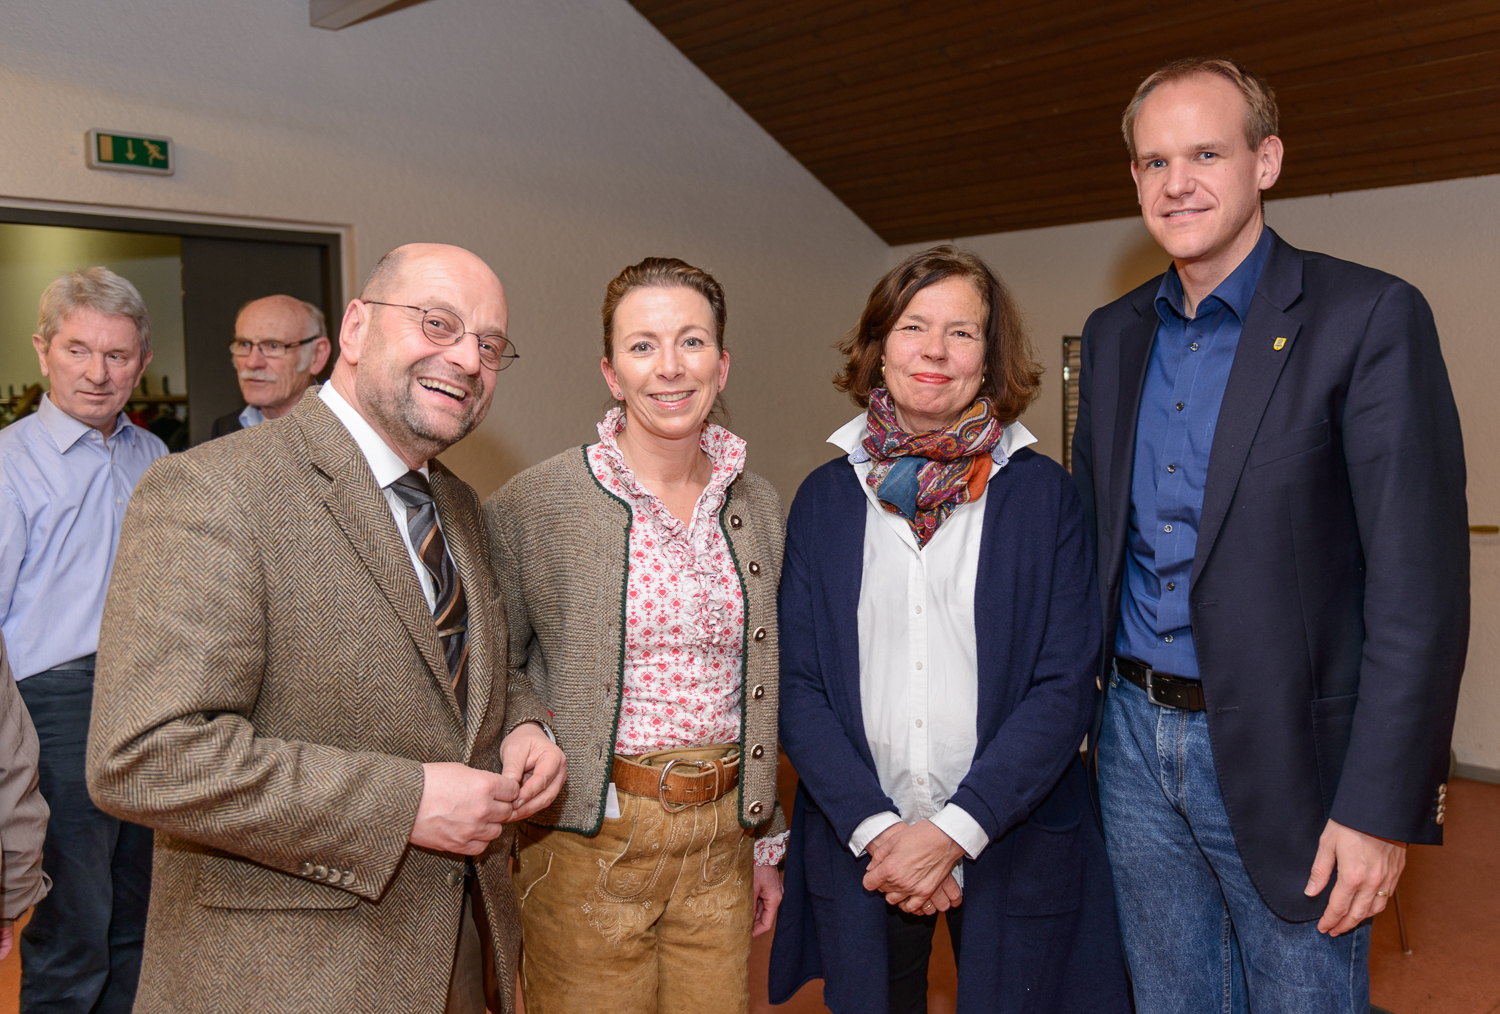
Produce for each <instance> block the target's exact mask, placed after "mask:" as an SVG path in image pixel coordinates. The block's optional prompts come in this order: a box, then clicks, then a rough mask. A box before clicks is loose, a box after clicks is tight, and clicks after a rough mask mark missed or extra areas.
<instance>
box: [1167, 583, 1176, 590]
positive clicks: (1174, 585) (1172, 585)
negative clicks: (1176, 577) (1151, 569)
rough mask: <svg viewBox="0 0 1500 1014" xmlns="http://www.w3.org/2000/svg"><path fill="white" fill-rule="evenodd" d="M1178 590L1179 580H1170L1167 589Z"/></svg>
mask: <svg viewBox="0 0 1500 1014" xmlns="http://www.w3.org/2000/svg"><path fill="white" fill-rule="evenodd" d="M1176 590H1177V582H1176V581H1168V582H1167V591H1176Z"/></svg>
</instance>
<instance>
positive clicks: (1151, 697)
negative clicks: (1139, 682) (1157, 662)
mask: <svg viewBox="0 0 1500 1014" xmlns="http://www.w3.org/2000/svg"><path fill="white" fill-rule="evenodd" d="M1145 668H1146V700H1148V701H1150V702H1151V703H1152V704H1154V705H1156V706H1157V707H1158V708H1175V707H1177V705H1175V704H1168V703H1167V702H1166V701H1158V700H1157V699H1156V681H1155V680H1154V679H1153V678H1152V677H1154V676H1155V675H1156V672H1155V670H1153V669H1152V668H1151V667H1150V666H1149V665H1148V666H1146V667H1145Z"/></svg>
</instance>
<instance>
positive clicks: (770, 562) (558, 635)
mask: <svg viewBox="0 0 1500 1014" xmlns="http://www.w3.org/2000/svg"><path fill="white" fill-rule="evenodd" d="M724 319H725V306H724V293H723V290H722V289H721V288H720V286H719V283H718V282H717V281H715V280H714V279H713V277H712V276H711V275H709V274H707V273H706V272H704V271H702V270H700V269H698V268H695V267H692V266H691V265H688V264H686V263H684V262H682V261H680V260H676V259H672V258H656V257H653V258H647V259H646V260H644V261H642V262H641V263H639V264H636V265H633V266H631V267H629V268H626V269H625V270H624V271H623V272H621V273H620V275H619V276H618V277H617V278H615V280H614V281H612V282H611V283H610V284H609V287H608V289H607V291H606V294H605V299H604V306H603V325H604V328H603V330H604V350H603V351H604V354H603V359H602V361H601V366H602V369H603V372H604V378H605V381H606V382H607V383H608V384H609V389H610V392H611V393H612V394H613V395H614V397H615V399H616V402H617V404H616V406H615V407H614V408H612V409H610V410H609V412H608V414H607V415H606V416H605V417H604V421H603V422H601V423H600V424H599V440H598V442H597V443H593V444H589V445H588V446H585V447H575V448H573V449H572V450H569V451H565V452H563V453H562V454H559V455H558V456H557V457H555V458H552V459H551V460H550V461H545V462H543V463H542V464H540V465H537V466H536V467H534V468H531V469H528V470H527V471H525V472H522V473H521V474H520V475H518V476H516V477H515V478H514V479H512V480H511V481H510V483H508V484H507V485H506V486H505V487H504V488H503V489H502V490H500V491H499V492H498V493H496V494H495V495H494V496H492V497H491V498H490V500H489V501H488V502H487V503H486V504H485V520H486V524H487V526H488V528H489V531H490V536H491V545H492V554H493V563H494V567H495V571H496V574H497V576H498V578H499V582H500V587H501V590H502V591H503V593H504V596H505V604H506V617H507V619H508V622H509V627H510V664H511V667H512V669H513V670H516V669H519V670H520V671H521V672H522V673H524V674H525V676H526V677H529V678H530V680H531V683H532V684H533V686H535V688H536V689H537V691H538V692H540V693H541V695H542V696H543V698H544V699H545V700H546V702H547V706H548V708H550V709H551V710H552V712H553V720H552V721H553V728H554V730H555V732H556V736H557V742H558V744H559V745H560V746H561V747H562V748H563V750H564V751H565V752H566V754H567V757H568V780H567V784H566V785H565V786H564V788H563V789H562V792H561V793H560V794H559V795H558V797H557V801H556V802H555V803H554V804H553V805H552V806H551V807H549V808H548V809H546V810H544V811H542V812H541V813H539V814H538V815H537V816H535V817H533V818H532V820H531V822H530V823H529V824H526V825H524V826H523V827H522V828H521V830H520V834H519V838H518V842H519V857H518V868H517V871H516V878H515V882H516V893H517V897H518V899H519V902H520V911H521V928H522V965H521V985H522V989H523V990H524V991H525V1001H526V1010H527V1012H528V1014H575V1012H579V1011H611V1012H620V1014H656V1012H658V1011H659V1012H662V1014H667V1012H678V1014H718V1012H724V1014H736V1012H743V1011H745V1010H746V1009H747V1005H748V961H749V954H750V937H751V935H752V934H759V933H763V932H765V931H766V930H768V929H770V928H771V925H772V923H773V921H774V919H775V915H776V908H777V905H778V904H779V903H780V899H781V883H780V876H779V874H778V872H777V869H776V864H777V863H778V862H779V861H780V859H781V857H782V855H783V853H784V850H785V841H786V825H785V822H784V820H783V819H782V816H781V811H780V808H779V807H777V805H776V761H777V748H776V701H777V692H776V688H777V679H776V673H777V637H776V582H777V578H778V576H779V574H780V572H781V551H782V543H783V538H784V528H783V524H782V510H781V501H780V499H779V498H778V497H777V495H776V491H775V490H774V489H773V488H772V487H771V485H770V484H769V483H768V482H766V481H765V480H764V479H762V478H760V477H759V476H757V475H754V474H752V473H750V472H747V471H745V470H744V468H745V442H744V441H743V440H741V439H740V438H739V437H737V436H735V435H734V434H733V433H730V432H729V431H728V430H727V429H725V428H724V427H722V426H719V425H716V424H714V423H712V422H710V421H709V417H710V414H711V412H712V411H713V409H714V407H715V404H716V400H717V398H718V395H719V392H720V391H721V390H722V389H723V387H724V384H725V382H726V380H727V379H728V376H729V353H728V351H727V350H726V349H725V348H724Z"/></svg>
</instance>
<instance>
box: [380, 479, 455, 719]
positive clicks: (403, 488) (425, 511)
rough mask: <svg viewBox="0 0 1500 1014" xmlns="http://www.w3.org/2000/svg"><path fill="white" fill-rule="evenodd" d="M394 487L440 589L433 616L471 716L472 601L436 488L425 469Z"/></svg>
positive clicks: (418, 548)
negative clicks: (451, 549) (442, 521)
mask: <svg viewBox="0 0 1500 1014" xmlns="http://www.w3.org/2000/svg"><path fill="white" fill-rule="evenodd" d="M390 488H391V489H392V490H394V491H395V493H396V495H397V496H398V497H400V498H401V502H402V503H404V504H406V530H407V532H408V533H409V534H410V535H411V544H412V546H413V547H415V548H416V551H417V556H418V557H420V558H421V560H422V565H423V566H424V567H426V568H427V573H429V574H431V575H432V584H433V587H434V588H436V589H437V604H436V605H435V606H433V609H432V618H433V620H434V621H435V622H436V623H437V628H438V637H439V638H440V639H441V640H442V643H443V654H444V656H446V657H447V660H448V676H449V678H450V679H451V680H452V685H453V696H454V697H456V698H458V707H459V710H460V711H461V712H462V713H463V714H464V717H465V719H467V718H468V706H469V701H468V698H469V673H468V662H469V636H468V620H469V603H468V599H467V598H466V597H465V595H464V586H463V582H462V581H461V580H459V577H458V568H457V567H455V566H454V565H453V558H452V557H451V556H449V555H448V544H447V543H446V542H444V541H443V530H442V529H441V528H439V527H438V523H437V504H436V503H434V502H433V499H432V487H431V486H429V485H428V484H427V478H426V476H424V475H423V474H422V473H421V472H417V471H411V472H407V473H406V474H405V475H403V476H401V477H400V478H399V479H397V480H396V481H395V482H393V483H391V487H390Z"/></svg>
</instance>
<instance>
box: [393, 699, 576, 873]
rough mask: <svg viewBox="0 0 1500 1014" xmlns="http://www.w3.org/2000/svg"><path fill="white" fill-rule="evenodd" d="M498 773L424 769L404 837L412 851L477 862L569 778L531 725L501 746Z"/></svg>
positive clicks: (459, 767)
mask: <svg viewBox="0 0 1500 1014" xmlns="http://www.w3.org/2000/svg"><path fill="white" fill-rule="evenodd" d="M500 761H501V770H500V772H499V773H498V774H496V773H495V772H493V771H481V770H479V769H478V768H471V767H469V766H467V765H465V764H454V763H434V764H423V765H422V801H421V802H420V803H419V804H417V819H416V822H415V823H414V824H413V825H412V829H411V835H410V836H409V837H408V839H407V840H408V841H410V842H411V843H412V844H413V845H420V846H422V847H424V848H430V849H437V850H438V851H441V852H457V853H459V854H461V855H467V856H477V855H479V854H480V853H481V852H483V851H484V850H485V849H486V848H487V847H488V846H489V843H490V842H492V841H494V840H495V839H496V838H498V837H499V836H500V832H501V831H503V830H504V829H505V825H506V824H507V823H509V822H511V821H516V820H524V819H525V818H527V817H529V816H531V815H532V814H533V813H536V812H537V811H538V810H540V809H542V808H543V807H545V806H547V805H548V804H549V803H551V802H552V800H554V799H556V798H557V793H558V790H560V789H561V788H562V785H563V782H564V780H566V778H567V774H568V762H567V759H566V758H565V757H564V756H563V752H562V750H561V749H560V748H559V747H558V746H557V745H556V744H554V743H553V742H552V741H551V740H550V739H548V738H547V734H546V733H545V732H543V731H542V727H541V726H539V725H537V724H535V723H527V724H525V725H520V726H517V727H516V728H515V729H514V730H513V731H512V732H511V734H510V735H509V736H506V737H505V739H504V740H503V741H502V742H501V744H500Z"/></svg>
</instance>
